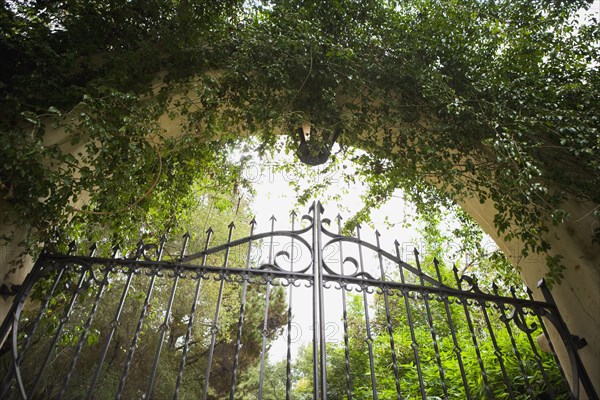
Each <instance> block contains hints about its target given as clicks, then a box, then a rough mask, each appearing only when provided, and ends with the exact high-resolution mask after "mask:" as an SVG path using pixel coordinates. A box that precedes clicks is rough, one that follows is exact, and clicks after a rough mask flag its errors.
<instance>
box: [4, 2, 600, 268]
mask: <svg viewBox="0 0 600 400" xmlns="http://www.w3.org/2000/svg"><path fill="white" fill-rule="evenodd" d="M590 4H591V1H586V0H578V1H569V2H563V1H554V0H536V1H530V0H518V1H514V0H511V1H508V0H500V1H491V0H489V1H487V0H486V1H480V0H469V1H451V0H447V1H441V0H414V1H409V2H397V1H375V0H371V1H360V2H359V1H352V0H335V1H329V2H306V1H297V0H286V1H251V2H248V1H233V0H223V1H214V2H210V5H209V4H208V3H198V2H187V1H170V2H163V1H158V0H137V1H122V0H113V1H108V2H89V1H57V2H51V3H48V2H45V1H26V2H25V1H23V2H21V1H7V2H4V3H3V4H2V6H1V7H2V8H1V10H0V29H1V30H2V35H1V39H0V52H1V54H2V57H3V59H4V60H10V62H5V63H3V64H2V66H0V92H1V96H0V99H1V100H0V101H1V102H2V103H1V108H0V129H1V130H2V135H1V139H0V149H1V150H0V151H1V153H0V154H1V156H2V160H3V163H2V165H1V166H0V168H1V169H0V174H1V177H2V180H1V184H2V188H3V191H4V193H5V194H4V195H3V201H4V202H5V203H6V204H7V205H8V206H9V211H8V213H7V214H6V216H5V217H6V218H9V219H11V220H12V221H15V220H18V221H25V224H26V225H27V226H28V227H29V228H31V231H32V232H36V236H35V240H40V239H41V240H48V239H50V238H51V237H52V236H53V235H56V234H60V233H61V231H64V230H65V229H67V228H66V221H68V220H69V218H70V216H72V215H79V217H78V218H86V219H88V220H89V219H93V218H94V217H96V218H97V219H96V221H99V220H100V217H102V218H101V219H102V223H103V224H108V225H110V224H111V223H113V222H111V221H116V220H117V219H121V220H122V216H123V215H124V214H127V215H132V218H133V219H135V218H137V221H141V220H144V219H145V216H146V215H147V213H148V212H150V211H151V210H161V211H160V212H156V211H155V212H154V214H152V215H154V216H156V218H157V223H159V224H162V226H166V225H168V221H171V217H172V216H173V215H178V214H177V211H181V210H182V209H183V208H185V206H184V203H183V201H184V199H185V198H186V197H185V195H186V194H187V193H190V192H189V188H190V187H191V185H192V184H193V183H197V182H198V180H203V181H204V182H205V184H206V185H214V186H220V187H221V190H227V189H226V188H228V189H230V190H235V188H236V187H238V185H240V184H242V183H243V182H242V179H241V176H240V174H239V170H236V166H235V165H232V163H231V162H229V161H228V160H227V158H226V157H224V156H223V154H224V153H223V151H224V147H225V146H226V144H227V143H230V142H231V141H235V140H238V139H239V137H240V136H242V135H247V134H248V133H250V134H253V135H257V136H258V137H260V138H261V140H262V141H263V145H262V147H261V148H263V149H268V148H270V147H272V146H273V144H274V142H275V139H274V135H275V132H280V133H289V134H293V132H295V130H296V129H297V128H298V127H299V126H300V125H301V124H302V123H303V122H310V123H311V124H312V126H314V127H315V130H314V132H315V134H314V135H313V137H311V139H310V141H311V142H312V143H313V144H314V145H320V142H322V141H323V140H325V138H328V137H330V136H331V134H332V132H334V131H335V132H338V131H339V138H338V141H339V143H340V144H341V145H342V147H343V148H351V147H358V148H362V149H364V150H366V151H367V153H366V154H362V155H360V156H356V157H355V158H356V160H355V161H356V162H358V163H359V164H360V165H362V169H361V172H360V173H361V177H362V179H363V180H364V181H366V182H367V183H369V184H370V195H369V196H368V198H369V201H368V202H367V206H369V207H373V206H377V205H378V204H380V203H381V202H383V201H385V200H386V199H387V198H389V196H390V195H391V193H392V192H393V190H394V189H395V188H399V187H400V188H403V189H404V190H405V191H406V192H407V193H408V194H409V196H410V197H412V198H413V199H414V200H417V201H418V202H420V203H421V204H422V205H423V207H426V206H427V204H431V202H432V201H438V202H439V201H446V200H448V199H453V200H457V199H461V198H465V197H476V198H479V199H480V200H481V201H482V202H485V201H486V200H488V199H490V200H491V201H493V202H494V204H495V206H496V210H497V215H496V218H495V225H496V228H497V230H498V231H499V232H500V233H501V234H503V235H505V236H507V237H508V238H511V237H518V238H520V239H521V240H522V241H523V242H524V243H525V248H524V252H525V253H530V252H545V251H547V250H548V247H549V244H548V242H547V241H546V240H544V234H545V233H547V232H548V230H549V229H550V226H551V225H552V224H553V223H554V224H557V223H561V222H562V221H564V220H565V219H566V218H567V217H568V213H567V211H566V210H565V209H564V207H563V201H564V200H565V199H566V198H575V199H577V200H579V201H584V202H590V203H593V204H596V205H597V204H599V203H600V197H599V194H598V193H599V192H598V190H597V187H598V186H599V184H600V157H599V156H598V154H599V151H598V150H599V146H600V139H599V137H600V135H599V134H598V126H599V121H598V116H599V115H600V112H599V111H600V110H599V107H600V102H599V101H598V100H599V97H600V96H599V92H598V91H599V90H600V82H599V74H598V61H599V50H600V46H599V45H598V43H599V39H600V30H599V28H598V24H597V23H596V21H595V20H594V19H593V18H589V19H588V20H587V21H584V22H581V21H579V20H578V19H577V18H576V16H577V12H578V11H579V10H580V9H581V8H586V7H589V6H590ZM163 115H168V116H169V117H170V118H172V119H174V120H177V121H179V123H180V126H179V128H180V131H181V132H180V133H181V135H177V137H176V138H174V137H173V136H172V134H171V135H165V132H164V131H162V129H161V126H160V124H159V123H158V120H159V118H160V116H163ZM52 123H53V124H56V125H57V126H61V127H62V128H63V129H65V130H66V132H67V134H68V137H67V139H66V141H65V143H55V144H48V142H47V141H45V136H44V132H45V131H46V130H48V129H49V128H50V125H51V124H52ZM46 139H47V138H46ZM215 139H219V142H215V141H213V140H215ZM69 143H70V144H73V145H75V144H77V143H84V144H85V151H82V152H81V154H80V155H77V154H75V155H74V154H70V153H69V152H68V151H66V150H65V146H66V145H67V144H69ZM297 145H298V139H297V138H295V137H294V136H293V135H292V136H290V139H289V146H290V148H295V147H296V146H297ZM223 185H225V186H223ZM227 185H229V186H227ZM121 189H122V190H121ZM86 193H90V194H91V200H90V201H89V202H86V204H85V205H84V207H83V209H82V210H74V209H73V204H76V202H77V199H78V198H80V197H81V196H84V195H85V194H86ZM181 194H183V195H181ZM595 210H596V211H595V212H596V214H598V209H597V208H596V209H595ZM135 216H137V217H135ZM142 216H144V217H142ZM111 217H112V219H111ZM6 218H5V220H6ZM115 224H116V223H115ZM592 234H593V235H595V240H598V231H597V230H596V231H595V232H592ZM31 238H34V237H31ZM32 240H33V239H32ZM590 240H591V239H590ZM549 264H550V265H551V266H552V265H554V266H555V268H553V269H552V270H551V275H552V277H554V278H559V277H560V268H559V266H558V263H557V262H556V259H554V260H553V259H551V258H550V259H549Z"/></svg>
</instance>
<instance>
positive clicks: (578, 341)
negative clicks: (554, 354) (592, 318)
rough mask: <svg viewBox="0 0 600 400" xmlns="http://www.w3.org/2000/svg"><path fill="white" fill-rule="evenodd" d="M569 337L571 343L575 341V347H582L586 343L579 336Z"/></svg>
mask: <svg viewBox="0 0 600 400" xmlns="http://www.w3.org/2000/svg"><path fill="white" fill-rule="evenodd" d="M571 339H572V340H573V343H575V347H577V349H582V348H584V347H585V346H587V344H588V342H587V340H585V338H582V337H579V336H577V335H571Z"/></svg>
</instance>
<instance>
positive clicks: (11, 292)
mask: <svg viewBox="0 0 600 400" xmlns="http://www.w3.org/2000/svg"><path fill="white" fill-rule="evenodd" d="M19 289H21V285H14V284H12V283H9V284H8V285H7V284H6V283H3V284H2V285H0V296H2V298H3V299H4V300H8V298H9V297H11V296H15V295H16V294H17V293H19Z"/></svg>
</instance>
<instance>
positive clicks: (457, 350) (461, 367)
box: [394, 240, 516, 400]
mask: <svg viewBox="0 0 600 400" xmlns="http://www.w3.org/2000/svg"><path fill="white" fill-rule="evenodd" d="M394 244H395V246H396V254H399V248H398V247H399V246H400V243H398V241H397V240H396V241H395V242H394ZM433 264H434V266H435V272H436V275H437V278H438V280H439V281H440V282H441V281H442V274H441V272H440V266H439V262H438V260H437V258H434V259H433ZM514 297H515V298H516V296H514ZM442 301H443V303H444V311H445V312H446V321H447V322H448V326H449V327H450V335H451V336H452V344H453V345H454V348H453V352H454V354H455V355H456V360H457V362H458V368H459V370H460V377H461V379H462V381H463V387H464V388H465V394H466V396H467V399H468V400H471V399H472V397H471V391H470V389H469V383H468V382H467V375H466V373H465V366H464V364H463V359H462V349H461V348H460V344H459V343H458V339H457V337H456V332H455V328H454V321H453V320H452V314H451V313H450V303H449V302H448V296H442Z"/></svg>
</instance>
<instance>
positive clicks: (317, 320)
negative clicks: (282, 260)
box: [309, 201, 327, 400]
mask: <svg viewBox="0 0 600 400" xmlns="http://www.w3.org/2000/svg"><path fill="white" fill-rule="evenodd" d="M309 211H310V212H312V218H313V230H312V239H313V253H312V254H313V259H312V268H313V397H314V398H315V399H319V398H320V399H322V400H327V366H326V354H325V308H324V304H323V259H322V255H321V250H322V249H321V246H322V242H321V229H322V227H321V224H322V222H323V221H322V220H321V216H322V214H323V211H325V210H324V208H323V205H322V204H321V202H320V201H315V202H313V204H312V206H311V207H310V209H309ZM319 383H320V385H319Z"/></svg>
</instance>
